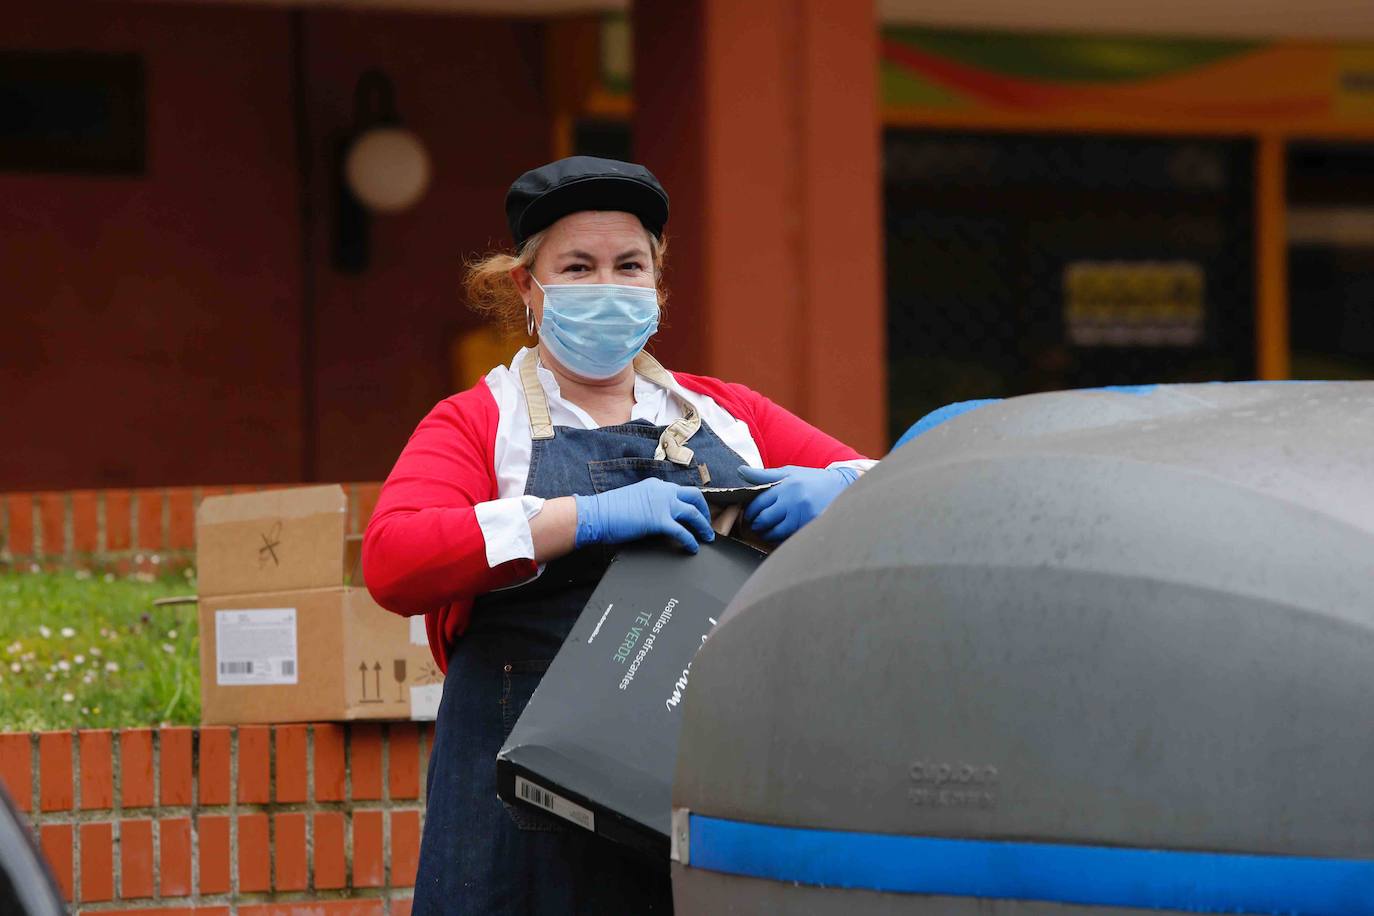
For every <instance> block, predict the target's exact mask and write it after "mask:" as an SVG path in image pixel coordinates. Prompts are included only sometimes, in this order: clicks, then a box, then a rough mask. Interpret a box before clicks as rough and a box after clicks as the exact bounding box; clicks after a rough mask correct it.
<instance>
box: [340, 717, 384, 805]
mask: <svg viewBox="0 0 1374 916" xmlns="http://www.w3.org/2000/svg"><path fill="white" fill-rule="evenodd" d="M348 763H349V774H348V775H349V779H350V782H351V783H352V789H353V795H352V797H353V798H354V799H372V798H381V797H382V728H381V726H380V725H372V724H358V725H354V726H353V733H352V735H350V740H349V761H348Z"/></svg>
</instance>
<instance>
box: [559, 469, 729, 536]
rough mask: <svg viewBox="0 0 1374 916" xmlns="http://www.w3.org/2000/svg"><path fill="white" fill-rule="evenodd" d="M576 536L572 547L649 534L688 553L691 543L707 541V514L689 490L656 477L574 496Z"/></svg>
mask: <svg viewBox="0 0 1374 916" xmlns="http://www.w3.org/2000/svg"><path fill="white" fill-rule="evenodd" d="M574 499H575V500H576V501H577V538H576V541H575V544H574V546H576V547H586V546H587V545H588V544H624V543H626V542H628V541H637V540H639V539H640V538H643V537H648V536H650V535H655V534H662V535H667V536H668V537H670V538H672V539H673V540H675V541H677V542H678V543H679V544H681V545H682V546H683V548H684V549H685V550H686V551H687V552H688V553H696V552H697V551H698V550H699V549H700V548H699V547H698V546H697V541H698V540H701V541H713V540H715V537H716V534H715V532H714V531H712V530H711V510H710V509H709V508H708V507H707V505H706V497H704V496H702V495H701V491H700V490H698V489H696V488H695V487H683V486H679V485H677V484H675V483H669V482H668V481H666V480H659V479H658V478H656V477H651V478H648V479H647V480H641V481H639V482H638V483H632V484H630V485H629V486H625V487H617V488H616V489H614V490H607V491H606V492H605V493H598V494H596V495H595V496H576V497H574Z"/></svg>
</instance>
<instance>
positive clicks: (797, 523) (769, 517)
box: [739, 464, 859, 541]
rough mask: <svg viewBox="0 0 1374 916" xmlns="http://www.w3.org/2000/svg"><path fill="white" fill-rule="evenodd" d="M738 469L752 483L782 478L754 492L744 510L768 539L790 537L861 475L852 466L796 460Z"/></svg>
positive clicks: (749, 520)
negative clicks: (825, 465)
mask: <svg viewBox="0 0 1374 916" xmlns="http://www.w3.org/2000/svg"><path fill="white" fill-rule="evenodd" d="M739 473H740V476H741V477H743V478H744V479H745V480H747V481H748V482H749V483H751V484H759V483H772V482H773V481H775V480H777V481H781V483H779V484H777V486H773V487H769V488H768V489H767V490H764V491H763V492H762V493H760V494H759V495H758V496H755V497H754V499H753V501H752V502H750V503H749V506H748V508H746V509H745V510H744V521H745V522H746V523H747V524H748V525H749V527H750V528H753V529H754V532H755V533H756V534H758V535H759V537H761V538H763V539H764V540H765V541H781V540H783V539H785V538H788V537H791V536H792V535H793V534H795V533H796V532H797V529H799V528H801V526H802V525H805V524H806V523H807V522H809V521H811V520H812V519H813V518H815V517H816V516H818V515H820V514H821V511H822V510H823V509H825V507H826V506H828V505H830V504H831V502H833V501H834V499H835V497H836V496H839V495H840V491H841V490H843V489H844V488H845V487H847V486H849V485H850V484H851V483H853V482H854V481H855V480H857V479H858V478H859V472H858V471H856V470H854V469H853V468H830V469H826V468H802V467H797V466H796V465H793V464H789V465H786V466H784V467H780V468H750V467H742V468H740V469H739Z"/></svg>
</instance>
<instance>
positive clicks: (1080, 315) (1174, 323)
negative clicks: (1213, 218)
mask: <svg viewBox="0 0 1374 916" xmlns="http://www.w3.org/2000/svg"><path fill="white" fill-rule="evenodd" d="M1204 280H1205V278H1204V274H1203V270H1202V268H1201V267H1200V266H1199V265H1197V264H1196V263H1194V262H1192V261H1076V262H1074V263H1072V264H1068V265H1066V266H1065V268H1064V327H1065V331H1066V333H1067V334H1068V338H1069V341H1070V342H1071V343H1073V344H1074V345H1076V346H1080V347H1193V346H1197V345H1198V344H1200V343H1202V339H1203V336H1204V335H1205V334H1206V330H1207V307H1206V298H1205V291H1206V284H1205V282H1204Z"/></svg>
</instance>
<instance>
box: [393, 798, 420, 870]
mask: <svg viewBox="0 0 1374 916" xmlns="http://www.w3.org/2000/svg"><path fill="white" fill-rule="evenodd" d="M419 865H420V812H419V811H393V812H391V886H392V887H414V886H415V871H416V869H417V868H418V867H419Z"/></svg>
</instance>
